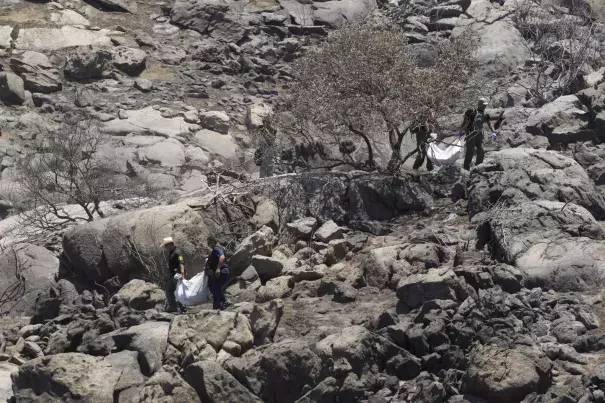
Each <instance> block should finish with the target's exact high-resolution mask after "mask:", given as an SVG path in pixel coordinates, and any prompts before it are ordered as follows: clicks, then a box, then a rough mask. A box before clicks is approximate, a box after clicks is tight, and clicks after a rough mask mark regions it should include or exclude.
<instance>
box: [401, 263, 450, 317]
mask: <svg viewBox="0 0 605 403" xmlns="http://www.w3.org/2000/svg"><path fill="white" fill-rule="evenodd" d="M458 289H459V283H458V277H457V276H456V274H455V273H454V271H453V270H452V269H450V268H444V269H431V270H429V271H428V272H427V273H426V274H413V275H411V276H409V277H405V278H402V279H401V280H400V281H399V284H398V285H397V297H398V298H399V299H400V300H401V301H402V302H403V303H404V304H405V305H406V306H407V307H408V308H410V309H414V308H418V307H420V306H421V305H422V304H424V303H425V302H427V301H433V300H437V299H443V300H448V299H451V300H454V301H455V300H456V299H457V298H456V291H457V290H458Z"/></svg>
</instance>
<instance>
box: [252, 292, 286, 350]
mask: <svg viewBox="0 0 605 403" xmlns="http://www.w3.org/2000/svg"><path fill="white" fill-rule="evenodd" d="M283 314H284V302H283V301H282V300H281V299H275V300H273V301H271V302H269V303H267V304H262V305H261V304H255V305H254V308H253V309H252V312H251V313H250V325H251V327H252V333H253V334H254V344H255V345H257V346H260V345H263V344H267V343H270V342H272V341H273V336H275V332H276V331H277V326H279V321H280V320H281V317H282V315H283Z"/></svg>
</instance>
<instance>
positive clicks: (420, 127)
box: [410, 121, 433, 171]
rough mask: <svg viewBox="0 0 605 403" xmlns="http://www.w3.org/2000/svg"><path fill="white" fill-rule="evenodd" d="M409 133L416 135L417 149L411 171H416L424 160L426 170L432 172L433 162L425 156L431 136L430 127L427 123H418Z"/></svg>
mask: <svg viewBox="0 0 605 403" xmlns="http://www.w3.org/2000/svg"><path fill="white" fill-rule="evenodd" d="M410 131H411V132H412V133H413V134H415V135H416V146H417V147H418V154H417V155H416V161H414V165H413V166H412V168H413V169H418V168H420V167H421V166H422V164H423V163H424V160H425V159H426V170H427V171H432V170H433V161H431V159H430V158H429V157H428V155H427V148H428V146H429V137H430V134H431V129H430V126H429V124H428V123H427V122H424V121H418V122H416V124H415V125H414V126H413V127H412V128H411V129H410Z"/></svg>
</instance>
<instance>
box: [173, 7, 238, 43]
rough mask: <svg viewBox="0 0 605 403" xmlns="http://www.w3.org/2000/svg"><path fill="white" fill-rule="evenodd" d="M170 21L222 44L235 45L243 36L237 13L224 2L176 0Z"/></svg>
mask: <svg viewBox="0 0 605 403" xmlns="http://www.w3.org/2000/svg"><path fill="white" fill-rule="evenodd" d="M170 20H171V22H172V23H174V24H176V25H180V26H183V27H185V28H189V29H193V30H195V31H197V32H199V33H200V34H202V35H208V36H210V37H212V38H213V39H217V40H219V41H222V42H233V43H235V42H238V41H240V40H241V39H242V38H243V37H244V35H245V29H244V26H243V25H242V23H241V22H240V18H239V15H238V13H237V12H235V11H232V10H231V9H230V7H229V3H227V2H226V1H225V0H202V1H196V0H177V1H176V2H175V3H174V5H173V6H172V11H171V13H170Z"/></svg>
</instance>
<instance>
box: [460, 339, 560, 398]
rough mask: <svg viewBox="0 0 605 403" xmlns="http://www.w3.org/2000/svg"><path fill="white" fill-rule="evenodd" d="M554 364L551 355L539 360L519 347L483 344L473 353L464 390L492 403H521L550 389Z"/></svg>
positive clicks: (463, 383) (464, 379)
mask: <svg viewBox="0 0 605 403" xmlns="http://www.w3.org/2000/svg"><path fill="white" fill-rule="evenodd" d="M550 367H551V364H550V363H549V360H548V359H547V358H538V359H536V358H535V357H530V356H528V355H526V354H524V353H523V352H521V351H520V350H517V349H505V348H501V347H497V346H493V345H487V346H479V347H478V348H477V349H476V350H475V351H474V352H473V355H472V356H471V360H470V366H469V369H468V370H467V371H466V373H465V374H464V377H463V379H462V390H461V391H462V392H463V393H469V394H471V395H476V396H479V397H482V398H484V399H487V401H489V402H490V403H491V402H493V403H509V402H520V401H522V400H523V399H524V398H525V396H527V395H529V394H530V393H534V392H535V393H542V392H544V390H545V389H546V388H548V386H549V384H550V379H549V377H550Z"/></svg>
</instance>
